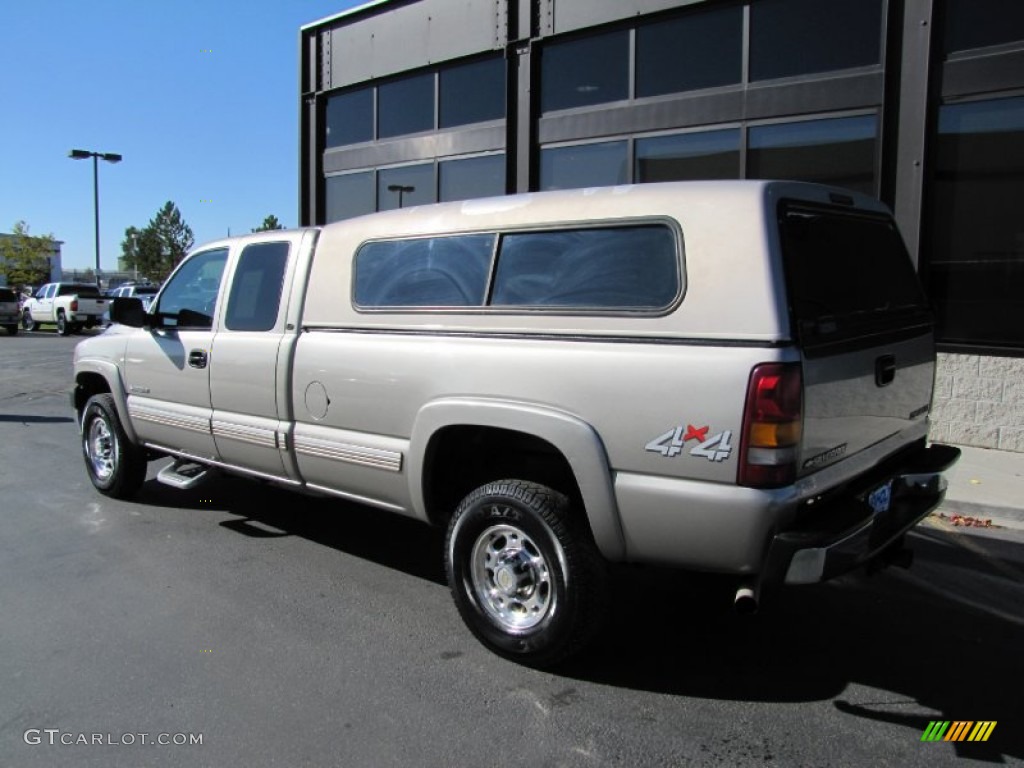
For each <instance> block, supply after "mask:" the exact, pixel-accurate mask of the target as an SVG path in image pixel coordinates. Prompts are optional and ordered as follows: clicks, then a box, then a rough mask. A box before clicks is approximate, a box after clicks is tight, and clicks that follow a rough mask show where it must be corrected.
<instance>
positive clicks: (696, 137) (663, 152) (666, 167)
mask: <svg viewBox="0 0 1024 768" xmlns="http://www.w3.org/2000/svg"><path fill="white" fill-rule="evenodd" d="M635 146H636V161H635V170H634V177H633V178H634V180H635V181H638V182H642V181H689V180H692V179H736V178H739V175H740V131H739V128H730V129H727V130H723V131H707V132H702V133H684V134H678V135H676V136H656V137H652V138H649V139H637V140H636V145H635Z"/></svg>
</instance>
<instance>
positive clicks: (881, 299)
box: [780, 204, 927, 343]
mask: <svg viewBox="0 0 1024 768" xmlns="http://www.w3.org/2000/svg"><path fill="white" fill-rule="evenodd" d="M780 232H781V235H782V253H783V262H784V265H785V272H786V284H787V288H788V290H787V293H788V299H789V306H790V312H791V313H792V315H793V319H794V323H795V326H796V330H797V333H798V334H799V336H800V338H801V339H802V340H804V341H806V342H811V343H813V342H816V341H817V342H830V341H836V340H839V339H841V338H848V337H851V336H858V335H862V334H864V333H867V332H870V331H872V330H877V329H882V328H886V327H891V325H892V322H893V316H894V315H897V314H902V315H908V316H914V317H923V316H924V313H926V312H927V301H926V299H925V297H924V293H923V292H922V291H921V288H920V285H919V284H918V281H917V276H916V274H915V272H914V266H913V264H912V263H911V261H910V256H909V255H908V254H907V250H906V247H905V246H904V245H903V240H902V238H901V237H900V235H899V232H898V231H897V230H896V225H895V223H894V222H893V221H892V219H890V218H889V217H883V216H868V215H857V214H852V213H847V212H842V211H833V210H829V209H823V208H813V207H802V206H798V205H796V204H794V205H789V206H783V208H782V212H781V216H780Z"/></svg>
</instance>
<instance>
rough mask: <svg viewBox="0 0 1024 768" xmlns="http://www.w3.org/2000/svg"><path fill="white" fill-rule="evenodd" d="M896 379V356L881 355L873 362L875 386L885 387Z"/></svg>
mask: <svg viewBox="0 0 1024 768" xmlns="http://www.w3.org/2000/svg"><path fill="white" fill-rule="evenodd" d="M895 378H896V355H882V356H881V357H880V358H878V359H877V360H875V385H876V386H879V387H886V386H888V385H889V384H892V382H893V379H895Z"/></svg>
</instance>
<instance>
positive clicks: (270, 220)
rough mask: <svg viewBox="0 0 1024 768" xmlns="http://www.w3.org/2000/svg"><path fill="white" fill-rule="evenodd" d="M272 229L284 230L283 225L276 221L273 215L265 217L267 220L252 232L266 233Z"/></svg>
mask: <svg viewBox="0 0 1024 768" xmlns="http://www.w3.org/2000/svg"><path fill="white" fill-rule="evenodd" d="M272 229H284V225H283V224H281V222H280V221H278V220H277V216H275V215H274V214H270V215H269V216H267V218H265V219H264V220H263V223H262V224H260V225H259V226H258V227H256V229H254V230H253V232H268V231H270V230H272Z"/></svg>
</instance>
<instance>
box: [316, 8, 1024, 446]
mask: <svg viewBox="0 0 1024 768" xmlns="http://www.w3.org/2000/svg"><path fill="white" fill-rule="evenodd" d="M300 46H301V47H300V91H301V93H300V143H301V147H300V169H301V170H300V221H301V222H302V223H303V224H319V223H325V222H329V221H336V220H339V219H344V218H348V217H351V216H356V215H360V214H363V213H368V212H371V211H375V210H386V209H389V208H395V207H398V206H399V205H416V204H422V203H429V202H435V201H446V200H459V199H466V198H473V197H482V196H488V195H496V194H505V193H512V192H525V191H534V190H546V189H561V188H568V187H585V186H597V185H608V184H623V183H643V182H650V181H668V180H680V179H709V178H711V179H714V178H789V179H802V180H808V181H820V182H824V183H829V184H837V185H840V186H845V187H850V188H852V189H856V190H859V191H862V192H868V193H870V194H873V195H876V196H878V197H880V198H881V199H883V200H884V201H885V202H887V203H888V204H889V205H890V206H891V207H892V208H893V209H894V211H895V213H896V217H897V219H898V221H899V223H900V226H901V228H902V230H903V233H904V236H905V238H906V240H907V245H908V247H909V249H910V251H911V254H912V256H913V258H914V260H915V262H916V264H917V267H918V270H919V272H920V275H921V277H922V280H923V282H924V284H925V286H926V288H927V290H928V292H929V295H930V297H931V299H932V302H933V305H934V307H935V311H936V318H937V322H938V335H939V341H940V344H941V346H940V349H941V354H940V359H939V371H938V377H937V388H936V400H935V403H934V409H933V415H934V421H935V427H934V433H933V435H934V437H935V438H936V439H940V440H948V441H952V442H957V443H962V444H966V445H977V446H982V447H990V448H1001V449H1006V450H1015V451H1024V354H1022V353H1024V2H1021V0H828V2H823V1H822V0H746V1H737V0H379V1H378V2H374V3H370V4H368V5H364V6H361V7H359V8H356V9H354V10H352V11H349V12H346V13H343V14H339V15H337V16H334V17H330V18H327V19H324V20H322V21H319V22H316V23H313V24H310V25H308V26H306V27H304V28H303V29H302V30H301V33H300Z"/></svg>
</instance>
